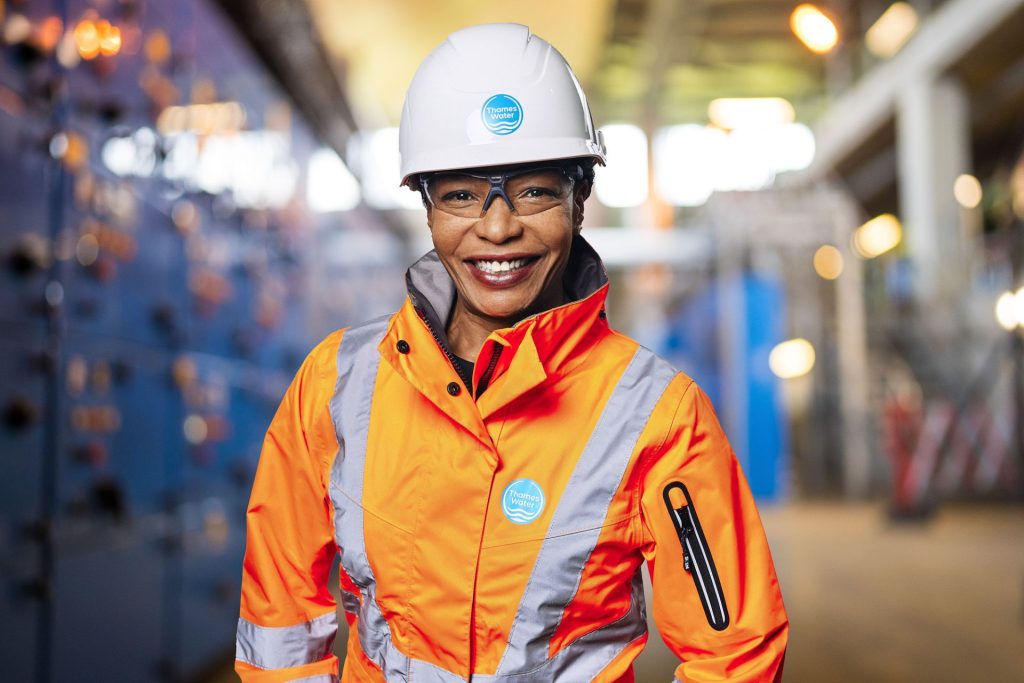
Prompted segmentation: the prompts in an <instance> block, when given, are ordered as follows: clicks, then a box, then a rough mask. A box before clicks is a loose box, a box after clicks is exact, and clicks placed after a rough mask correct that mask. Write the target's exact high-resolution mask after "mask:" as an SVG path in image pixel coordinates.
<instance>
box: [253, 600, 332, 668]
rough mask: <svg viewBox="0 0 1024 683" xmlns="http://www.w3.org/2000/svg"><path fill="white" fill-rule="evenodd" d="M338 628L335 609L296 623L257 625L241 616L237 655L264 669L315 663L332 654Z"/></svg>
mask: <svg viewBox="0 0 1024 683" xmlns="http://www.w3.org/2000/svg"><path fill="white" fill-rule="evenodd" d="M337 631H338V615H337V614H336V613H335V612H329V613H328V614H325V615H323V616H321V617H317V618H316V619H313V620H311V621H305V622H303V623H301V624H296V625H294V626H277V627H274V626H257V625H256V624H254V623H252V622H251V621H247V620H246V619H239V620H238V632H237V636H236V639H235V659H240V660H242V661H243V662H246V663H248V664H252V665H253V666H255V667H259V668H260V669H287V668H289V667H293V666H302V665H304V664H312V663H313V662H319V661H320V660H321V659H324V658H326V657H327V656H328V655H330V654H331V651H332V649H333V648H334V636H335V634H336V633H337Z"/></svg>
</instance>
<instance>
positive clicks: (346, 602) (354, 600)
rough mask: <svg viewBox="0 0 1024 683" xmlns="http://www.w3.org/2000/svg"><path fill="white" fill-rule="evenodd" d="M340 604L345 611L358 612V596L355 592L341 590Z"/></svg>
mask: <svg viewBox="0 0 1024 683" xmlns="http://www.w3.org/2000/svg"><path fill="white" fill-rule="evenodd" d="M341 606H342V607H343V608H344V609H345V611H346V612H348V613H350V614H358V613H359V596H358V595H356V594H355V593H349V592H348V591H347V590H342V591H341Z"/></svg>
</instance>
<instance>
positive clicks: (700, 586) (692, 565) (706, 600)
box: [663, 481, 729, 631]
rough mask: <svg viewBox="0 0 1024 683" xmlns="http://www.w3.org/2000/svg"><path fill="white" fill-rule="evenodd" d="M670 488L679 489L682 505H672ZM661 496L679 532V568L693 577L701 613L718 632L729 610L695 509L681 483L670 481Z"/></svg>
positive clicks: (725, 622) (727, 622)
mask: <svg viewBox="0 0 1024 683" xmlns="http://www.w3.org/2000/svg"><path fill="white" fill-rule="evenodd" d="M672 489H679V490H680V491H682V492H683V496H684V497H685V498H686V505H683V506H682V507H678V508H677V507H676V506H674V505H673V504H672V500H671V498H670V497H669V492H670V491H672ZM663 497H664V499H665V506H666V507H667V508H668V514H669V517H671V518H672V525H673V526H674V527H675V529H676V533H677V534H678V535H679V544H680V545H681V546H682V549H683V569H685V570H686V571H687V572H689V573H690V575H691V576H692V577H693V583H694V585H695V586H696V588H697V595H698V596H699V597H700V604H701V605H702V606H703V607H704V616H706V617H707V619H708V624H710V626H711V628H713V629H715V630H716V631H722V630H724V629H725V628H726V627H727V626H728V625H729V610H728V609H727V608H726V605H725V595H724V593H723V592H722V583H721V581H720V580H719V578H718V570H717V569H715V562H714V559H712V557H711V549H710V547H709V546H708V542H707V538H706V537H705V536H704V529H703V528H702V527H701V525H700V520H699V519H698V518H697V511H696V509H694V507H693V499H692V498H690V492H689V491H688V490H687V488H686V486H685V485H684V484H683V483H682V482H678V481H674V482H672V483H670V484H669V485H668V486H666V487H665V489H664V491H663Z"/></svg>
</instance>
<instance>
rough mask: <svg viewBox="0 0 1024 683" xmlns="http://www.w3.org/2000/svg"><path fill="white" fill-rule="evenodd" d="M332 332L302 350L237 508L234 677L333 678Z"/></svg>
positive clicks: (266, 680) (257, 682)
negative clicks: (241, 547) (241, 541)
mask: <svg viewBox="0 0 1024 683" xmlns="http://www.w3.org/2000/svg"><path fill="white" fill-rule="evenodd" d="M339 340H340V334H339V333H335V334H334V335H332V336H331V337H328V338H327V339H326V340H325V341H324V342H322V343H321V344H320V345H318V346H317V347H316V348H315V349H314V350H313V351H312V352H311V353H310V355H309V356H308V357H307V358H306V360H305V362H304V363H303V364H302V367H301V368H300V369H299V371H298V374H297V375H296V376H295V379H294V380H293V381H292V383H291V385H290V386H289V388H288V391H287V392H286V393H285V396H284V398H283V399H282V401H281V404H280V406H279V407H278V409H277V412H276V414H275V415H274V418H273V420H272V421H271V423H270V428H269V429H268V431H267V435H266V438H265V439H264V441H263V449H262V452H261V453H260V460H259V465H258V467H257V470H256V477H255V481H254V483H253V488H252V495H251V497H250V499H249V507H248V511H247V514H246V547H245V559H244V561H243V567H242V596H241V609H240V615H239V620H238V632H237V639H236V646H235V671H236V672H237V673H238V675H239V677H240V678H241V679H242V681H243V683H279V682H282V681H294V680H299V679H301V680H303V681H316V683H330V682H333V681H337V675H338V659H337V657H335V656H334V654H333V645H334V638H335V635H336V633H337V612H336V609H335V600H334V598H333V596H332V595H331V593H330V592H329V591H328V585H327V583H328V575H329V573H330V570H331V565H332V563H333V561H334V557H335V555H336V554H337V547H336V546H335V543H334V530H333V521H332V519H333V518H332V510H331V507H330V499H329V495H328V492H327V479H328V475H327V471H328V467H329V463H330V461H331V459H332V458H333V457H334V455H335V452H336V451H337V440H336V438H335V436H334V431H333V426H332V424H333V423H332V422H331V420H330V413H329V401H330V397H331V394H332V393H333V389H334V374H335V373H334V367H335V362H336V361H335V358H334V354H335V353H336V350H337V347H338V342H339Z"/></svg>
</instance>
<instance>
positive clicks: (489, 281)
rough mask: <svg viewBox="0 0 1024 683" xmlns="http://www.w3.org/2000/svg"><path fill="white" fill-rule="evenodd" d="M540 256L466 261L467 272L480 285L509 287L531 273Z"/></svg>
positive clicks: (487, 257)
mask: <svg viewBox="0 0 1024 683" xmlns="http://www.w3.org/2000/svg"><path fill="white" fill-rule="evenodd" d="M539 260H540V256H530V255H519V254H515V255H512V256H484V257H481V258H477V259H467V260H466V261H465V263H466V266H467V267H468V268H469V272H471V273H472V274H473V276H474V277H475V278H476V279H477V280H478V281H479V282H481V283H482V284H485V285H487V286H488V287H496V288H500V287H511V286H513V285H516V284H518V283H520V282H522V281H523V280H524V279H525V278H527V277H528V276H529V275H530V273H532V272H533V268H534V266H535V265H536V263H537V261H539Z"/></svg>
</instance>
